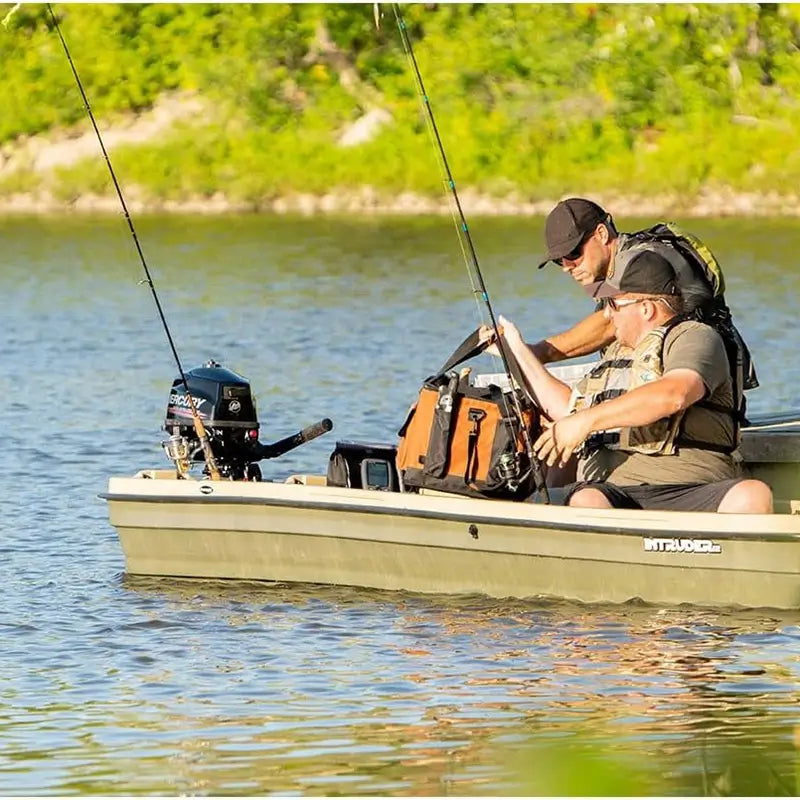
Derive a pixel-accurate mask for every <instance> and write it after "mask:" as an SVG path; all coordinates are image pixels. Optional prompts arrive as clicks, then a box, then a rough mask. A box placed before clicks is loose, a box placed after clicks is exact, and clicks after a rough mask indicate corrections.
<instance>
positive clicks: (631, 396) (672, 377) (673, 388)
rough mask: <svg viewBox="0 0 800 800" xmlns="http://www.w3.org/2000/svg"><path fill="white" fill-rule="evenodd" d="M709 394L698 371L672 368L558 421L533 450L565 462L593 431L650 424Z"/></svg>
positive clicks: (546, 458) (544, 458) (550, 460)
mask: <svg viewBox="0 0 800 800" xmlns="http://www.w3.org/2000/svg"><path fill="white" fill-rule="evenodd" d="M706 393H707V390H706V386H705V383H703V379H702V378H701V377H700V374H699V373H697V372H695V371H694V370H692V369H675V370H671V371H670V372H668V373H666V374H665V375H663V376H662V377H661V378H659V379H658V380H655V381H653V382H652V383H647V384H645V385H644V386H637V387H636V388H635V389H631V391H629V392H626V393H625V394H623V395H620V396H619V397H615V398H614V399H613V400H606V401H605V402H603V403H599V404H598V405H596V406H592V407H591V408H587V409H586V410H584V411H579V412H578V413H577V414H572V415H570V416H568V417H564V418H563V419H561V420H558V422H557V423H555V424H554V425H552V426H551V427H550V428H548V429H547V430H545V431H544V433H542V435H541V436H540V437H539V438H538V439H537V440H536V443H535V444H534V450H535V451H536V455H537V456H538V457H539V458H540V459H541V460H542V461H546V462H547V464H548V465H550V466H552V465H553V464H555V463H556V461H559V462H560V463H562V464H563V463H565V462H566V460H567V459H568V458H569V457H570V456H571V455H572V453H573V452H574V451H575V450H576V449H577V448H578V447H580V445H581V444H582V443H583V441H584V440H585V439H586V437H587V436H589V434H591V433H595V432H597V431H604V430H609V429H612V428H622V427H638V426H640V425H649V424H650V423H651V422H655V421H656V420H659V419H662V418H664V417H670V416H672V415H673V414H677V413H678V412H679V411H683V410H684V409H687V408H689V406H691V405H692V404H694V403H696V402H697V401H698V400H702V399H703V397H705V395H706Z"/></svg>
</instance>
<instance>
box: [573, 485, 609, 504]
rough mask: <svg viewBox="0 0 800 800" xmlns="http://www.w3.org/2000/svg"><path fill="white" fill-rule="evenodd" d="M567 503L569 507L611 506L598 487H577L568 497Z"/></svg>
mask: <svg viewBox="0 0 800 800" xmlns="http://www.w3.org/2000/svg"><path fill="white" fill-rule="evenodd" d="M567 505H568V506H569V507H570V508H613V506H612V505H611V503H610V502H609V500H608V498H607V497H606V496H605V495H604V494H603V493H602V492H601V491H600V490H599V489H578V491H577V492H575V494H573V495H572V496H571V497H570V498H569V502H568V503H567Z"/></svg>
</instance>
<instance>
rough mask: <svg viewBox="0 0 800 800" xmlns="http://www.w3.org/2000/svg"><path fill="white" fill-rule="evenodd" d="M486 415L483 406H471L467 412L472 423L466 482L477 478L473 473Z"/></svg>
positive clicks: (465, 469)
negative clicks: (482, 424)
mask: <svg viewBox="0 0 800 800" xmlns="http://www.w3.org/2000/svg"><path fill="white" fill-rule="evenodd" d="M485 416H486V412H485V411H484V410H483V409H481V408H471V409H470V410H469V412H468V413H467V419H469V421H470V422H471V423H472V427H471V428H470V429H469V438H468V439H467V464H466V466H465V467H464V483H466V484H468V485H469V484H471V483H472V481H473V480H474V479H475V477H474V475H473V474H472V473H473V471H474V470H475V454H476V452H477V449H478V447H477V445H478V434H479V433H480V427H481V420H482V419H483V418H484V417H485Z"/></svg>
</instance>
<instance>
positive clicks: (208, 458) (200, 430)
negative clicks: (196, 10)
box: [47, 3, 219, 480]
mask: <svg viewBox="0 0 800 800" xmlns="http://www.w3.org/2000/svg"><path fill="white" fill-rule="evenodd" d="M47 10H48V11H49V12H50V19H51V20H52V22H53V27H54V28H55V30H56V33H57V34H58V38H59V39H60V40H61V46H62V47H63V48H64V54H65V55H66V57H67V61H69V65H70V67H71V68H72V74H73V75H74V76H75V83H76V84H77V85H78V90H79V91H80V93H81V97H82V98H83V105H84V107H85V108H86V113H87V114H88V115H89V119H90V120H91V122H92V127H93V128H94V132H95V135H96V136H97V141H98V142H99V143H100V149H101V150H102V151H103V157H104V158H105V161H106V165H107V166H108V171H109V173H110V175H111V180H112V181H113V183H114V188H115V189H116V190H117V197H118V198H119V202H120V205H121V206H122V210H123V212H124V214H125V219H126V220H127V222H128V228H129V229H130V232H131V236H132V237H133V242H134V244H135V245H136V252H137V253H138V254H139V260H140V261H141V262H142V267H143V269H144V274H145V276H146V279H145V280H144V281H142V283H146V284H147V285H148V286H149V287H150V292H151V293H152V295H153V300H155V304H156V308H157V309H158V315H159V317H160V318H161V324H162V325H163V326H164V332H165V333H166V334H167V341H168V342H169V346H170V349H171V350H172V355H173V357H174V358H175V363H176V364H177V365H178V372H179V373H180V378H181V381H182V383H183V386H184V388H185V389H186V397H187V398H188V400H189V407H190V409H191V412H192V418H193V421H194V429H195V432H196V433H197V438H198V439H199V441H200V446H201V447H202V449H203V456H204V458H205V462H206V466H207V468H208V473H209V476H210V477H211V479H212V480H219V470H218V468H217V463H216V460H215V459H214V453H213V452H212V450H211V445H210V443H209V441H208V434H207V433H206V429H205V426H204V425H203V421H202V420H201V419H200V414H199V413H198V411H197V406H196V405H195V402H194V398H193V397H192V395H191V393H190V391H189V383H188V381H187V380H186V373H185V372H184V371H183V366H182V365H181V360H180V358H179V356H178V350H177V348H176V347H175V342H174V340H173V338H172V334H171V333H170V330H169V325H167V318H166V316H165V315H164V310H163V309H162V307H161V302H160V300H159V299H158V293H157V292H156V287H155V284H154V283H153V278H152V276H151V275H150V269H149V268H148V266H147V261H146V259H145V257H144V252H143V251H142V247H141V245H140V244H139V237H138V236H137V235H136V229H135V228H134V226H133V220H132V219H131V215H130V213H129V212H128V205H127V203H126V202H125V198H124V196H123V194H122V189H121V188H120V185H119V181H117V176H116V173H115V172H114V168H113V167H112V166H111V159H110V158H109V156H108V152H107V151H106V146H105V144H103V137H102V136H101V135H100V129H99V128H98V127H97V122H96V121H95V118H94V114H93V113H92V107H91V106H90V105H89V98H88V97H87V96H86V92H85V91H84V89H83V83H82V82H81V79H80V77H79V75H78V70H77V69H76V68H75V63H74V62H73V60H72V56H71V55H70V52H69V48H68V47H67V43H66V41H65V39H64V36H63V35H62V33H61V27H60V26H59V24H58V20H57V19H56V15H55V14H54V13H53V9H52V7H51V6H50V3H48V4H47Z"/></svg>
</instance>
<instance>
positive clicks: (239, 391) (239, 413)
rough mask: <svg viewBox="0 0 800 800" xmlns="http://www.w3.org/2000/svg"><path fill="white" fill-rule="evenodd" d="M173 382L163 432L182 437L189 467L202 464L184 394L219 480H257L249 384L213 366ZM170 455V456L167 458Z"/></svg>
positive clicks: (253, 410) (253, 408) (212, 363)
mask: <svg viewBox="0 0 800 800" xmlns="http://www.w3.org/2000/svg"><path fill="white" fill-rule="evenodd" d="M184 374H185V375H186V384H184V382H183V379H182V378H180V377H179V378H176V379H175V380H174V381H173V382H172V388H171V390H170V395H169V402H168V404H167V414H166V419H165V421H164V430H165V431H167V432H168V433H169V434H171V436H172V437H173V438H174V437H183V439H185V440H186V445H187V453H186V455H187V459H188V461H190V462H202V461H204V457H203V450H202V447H201V445H200V440H199V439H198V437H197V433H196V431H195V428H194V416H193V414H192V408H191V403H190V401H189V398H188V397H187V393H186V389H187V386H188V389H189V393H190V394H191V397H192V400H193V401H194V405H195V408H196V410H197V414H198V416H199V417H200V419H201V420H202V422H203V426H204V427H205V429H206V433H207V435H208V439H209V443H210V445H211V449H212V451H213V453H214V458H215V459H216V462H217V467H218V468H219V471H220V474H221V475H222V476H223V477H226V478H233V479H234V480H239V479H253V478H255V479H256V480H257V479H258V477H259V476H260V473H259V476H257V475H255V474H253V473H255V471H257V470H258V467H257V466H256V465H254V464H253V463H252V462H254V461H258V460H259V459H260V458H262V457H263V452H262V450H263V449H262V446H261V445H260V444H259V441H258V431H259V423H258V417H257V414H256V404H255V401H254V399H253V394H252V391H251V389H250V383H249V382H248V381H247V380H246V379H245V378H243V377H242V376H241V375H238V374H237V373H235V372H233V371H232V370H229V369H227V368H225V367H223V366H221V365H220V364H218V363H217V362H216V361H207V362H206V363H205V364H203V365H202V366H200V367H194V368H193V369H190V370H188V371H186V372H185V373H184ZM168 454H169V453H168Z"/></svg>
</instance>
